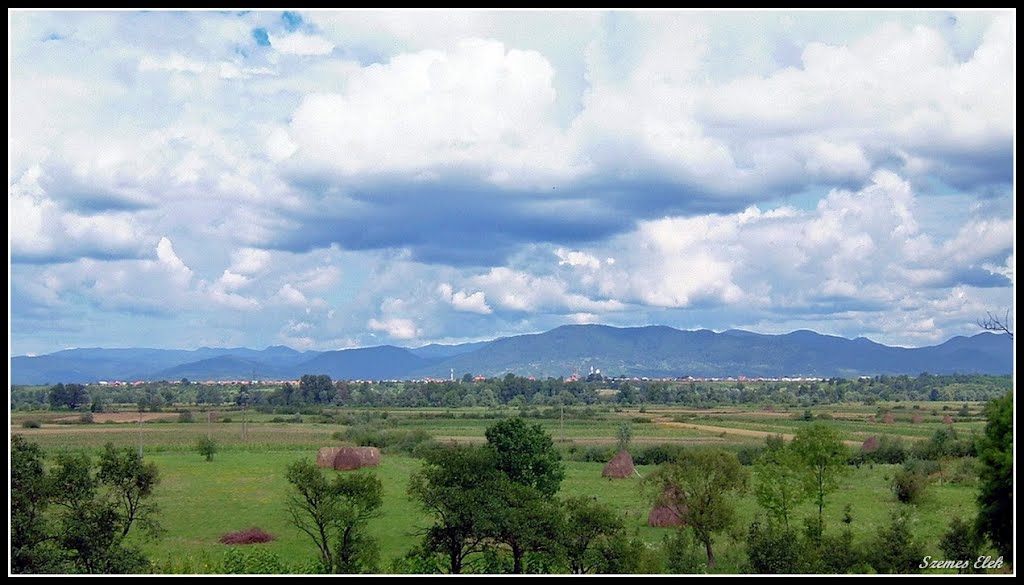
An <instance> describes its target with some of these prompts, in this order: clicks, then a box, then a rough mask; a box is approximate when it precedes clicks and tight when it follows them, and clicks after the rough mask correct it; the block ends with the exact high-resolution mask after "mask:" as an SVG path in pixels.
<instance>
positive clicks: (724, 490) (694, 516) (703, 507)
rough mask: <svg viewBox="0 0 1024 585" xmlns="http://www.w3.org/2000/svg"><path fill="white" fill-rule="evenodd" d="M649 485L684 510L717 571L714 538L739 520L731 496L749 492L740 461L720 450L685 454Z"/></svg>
mask: <svg viewBox="0 0 1024 585" xmlns="http://www.w3.org/2000/svg"><path fill="white" fill-rule="evenodd" d="M650 481H652V482H653V484H654V486H655V488H656V489H657V493H658V495H659V497H672V498H674V499H675V500H676V501H674V502H671V503H672V504H674V505H675V506H676V509H678V510H685V512H684V514H685V516H684V519H685V520H686V524H687V526H689V527H690V528H691V529H692V530H693V533H694V536H696V538H697V540H699V541H700V543H701V544H703V545H704V551H705V553H706V554H707V559H708V567H714V566H715V555H714V551H713V549H712V545H713V544H714V540H715V534H716V533H718V532H721V531H722V530H725V529H726V528H728V527H729V526H731V525H732V524H733V523H734V521H735V518H736V507H735V502H734V501H733V499H732V498H731V497H730V496H731V495H732V494H735V493H740V492H742V491H743V490H745V489H746V482H747V476H746V471H744V469H743V467H742V466H741V465H740V462H739V459H737V458H736V455H735V454H733V453H729V452H727V451H722V450H720V449H691V450H686V451H683V452H682V453H680V454H679V457H677V458H676V461H675V462H674V463H671V464H668V465H664V466H662V467H661V468H660V469H658V471H657V472H655V474H654V475H652V476H651V479H650ZM667 494H670V495H669V496H667Z"/></svg>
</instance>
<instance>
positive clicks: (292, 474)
mask: <svg viewBox="0 0 1024 585" xmlns="http://www.w3.org/2000/svg"><path fill="white" fill-rule="evenodd" d="M286 477H287V479H288V483H289V484H291V487H292V489H291V492H290V493H289V495H288V512H289V514H290V515H291V518H292V523H293V524H294V525H295V526H296V527H297V528H298V529H299V530H302V531H303V532H305V533H306V534H307V535H309V537H310V538H311V539H312V540H313V542H314V543H315V544H316V546H317V549H318V550H319V552H320V561H321V563H322V564H323V567H324V569H325V570H326V571H329V572H332V573H367V572H373V571H374V570H375V569H376V563H377V558H378V546H377V543H376V541H374V540H373V539H372V538H370V537H369V535H368V534H366V525H367V523H368V522H369V521H370V519H371V518H373V517H375V516H377V515H378V511H377V510H378V509H379V508H380V506H381V503H382V501H383V500H382V496H381V492H382V486H381V483H380V480H379V479H377V477H376V476H373V475H368V474H345V475H337V476H335V478H334V481H330V480H329V479H328V478H327V477H325V476H324V474H323V472H322V471H321V470H320V468H319V467H317V466H316V464H315V463H313V462H312V461H307V460H302V461H296V462H295V463H293V464H291V465H289V466H288V471H287V473H286Z"/></svg>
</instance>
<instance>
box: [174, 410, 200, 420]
mask: <svg viewBox="0 0 1024 585" xmlns="http://www.w3.org/2000/svg"><path fill="white" fill-rule="evenodd" d="M178 422H180V423H193V422H196V417H194V416H192V411H191V410H183V411H181V414H179V415H178Z"/></svg>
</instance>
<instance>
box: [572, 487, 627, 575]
mask: <svg viewBox="0 0 1024 585" xmlns="http://www.w3.org/2000/svg"><path fill="white" fill-rule="evenodd" d="M562 507H563V513H564V521H563V524H562V528H561V530H560V531H559V533H560V539H561V541H562V548H563V550H564V551H565V556H566V559H567V560H568V562H569V571H570V572H571V573H574V574H585V573H609V572H618V571H617V570H616V569H618V567H613V566H609V562H608V561H609V559H610V558H611V557H612V555H609V554H607V553H608V552H610V551H611V550H614V549H615V548H616V545H617V542H616V541H618V540H621V539H624V538H625V525H624V523H623V521H622V518H621V517H620V516H619V514H618V513H616V511H615V510H614V509H613V508H612V507H611V506H608V505H607V504H602V503H600V502H597V501H594V500H592V499H590V498H585V497H574V498H569V499H567V500H565V502H564V503H563V504H562Z"/></svg>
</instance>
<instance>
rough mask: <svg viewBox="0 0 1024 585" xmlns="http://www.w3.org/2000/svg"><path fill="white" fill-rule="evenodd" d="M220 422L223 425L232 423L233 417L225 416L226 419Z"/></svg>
mask: <svg viewBox="0 0 1024 585" xmlns="http://www.w3.org/2000/svg"><path fill="white" fill-rule="evenodd" d="M220 422H222V423H229V422H231V417H230V416H225V417H224V418H222V419H220Z"/></svg>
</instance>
